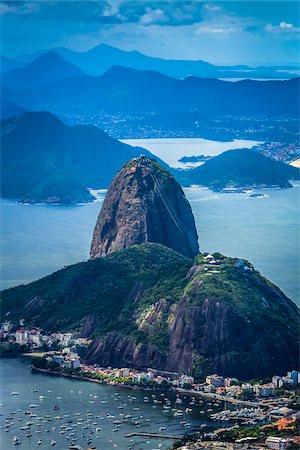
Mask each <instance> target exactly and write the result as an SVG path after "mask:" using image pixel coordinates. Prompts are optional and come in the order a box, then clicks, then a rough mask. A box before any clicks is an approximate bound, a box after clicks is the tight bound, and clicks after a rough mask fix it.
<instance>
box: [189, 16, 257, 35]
mask: <svg viewBox="0 0 300 450" xmlns="http://www.w3.org/2000/svg"><path fill="white" fill-rule="evenodd" d="M252 22H253V21H252V19H250V18H241V17H238V16H235V15H233V14H223V13H222V14H217V15H216V14H214V15H212V16H210V17H209V18H206V19H205V20H204V21H203V22H202V23H200V24H199V25H198V27H197V29H196V31H195V33H196V34H197V35H202V34H203V35H205V34H211V35H214V34H215V35H221V34H232V33H242V32H247V31H248V29H249V27H250V26H252V27H253V24H252Z"/></svg>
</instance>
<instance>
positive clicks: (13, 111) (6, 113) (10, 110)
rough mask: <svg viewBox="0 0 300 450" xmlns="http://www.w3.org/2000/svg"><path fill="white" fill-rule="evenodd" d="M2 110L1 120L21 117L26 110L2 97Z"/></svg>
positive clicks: (0, 99) (0, 100) (0, 113)
mask: <svg viewBox="0 0 300 450" xmlns="http://www.w3.org/2000/svg"><path fill="white" fill-rule="evenodd" d="M0 102H1V110H0V118H1V120H2V119H7V118H9V117H14V116H20V115H22V114H23V113H24V112H25V109H24V108H22V106H20V105H17V104H16V103H14V102H11V101H10V100H7V99H6V98H3V97H1V98H0Z"/></svg>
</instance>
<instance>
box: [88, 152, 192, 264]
mask: <svg viewBox="0 0 300 450" xmlns="http://www.w3.org/2000/svg"><path fill="white" fill-rule="evenodd" d="M143 242H157V243H159V244H162V245H165V246H166V247H170V248H172V249H174V250H176V251H177V252H179V253H181V254H183V255H185V256H188V257H193V256H195V255H196V254H197V253H198V252H199V245H198V235H197V231H196V227H195V221H194V217H193V213H192V210H191V207H190V204H189V202H188V201H187V199H186V197H185V195H184V192H183V190H182V189H181V187H180V186H179V184H178V183H177V181H176V180H175V179H174V177H173V176H172V175H171V174H170V172H168V171H167V170H166V169H164V168H163V167H162V166H160V165H159V164H158V163H157V162H156V161H155V160H153V159H150V158H147V157H145V156H143V155H141V156H140V157H139V158H134V159H132V160H130V161H129V162H128V163H127V164H125V165H124V166H123V168H122V169H121V170H120V171H119V172H118V173H117V175H116V176H115V177H114V179H113V181H112V183H111V185H110V187H109V189H108V192H107V195H106V198H105V200H104V202H103V205H102V209H101V211H100V214H99V217H98V220H97V223H96V226H95V229H94V234H93V240H92V244H91V250H90V256H91V258H96V257H98V256H105V255H107V254H108V253H111V252H114V251H117V250H121V249H123V248H127V247H130V246H132V245H135V244H141V243H143Z"/></svg>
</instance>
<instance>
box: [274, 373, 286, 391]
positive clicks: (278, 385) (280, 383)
mask: <svg viewBox="0 0 300 450" xmlns="http://www.w3.org/2000/svg"><path fill="white" fill-rule="evenodd" d="M272 383H273V384H274V387H275V389H280V388H282V386H283V381H282V378H281V377H279V376H278V375H274V377H273V378H272Z"/></svg>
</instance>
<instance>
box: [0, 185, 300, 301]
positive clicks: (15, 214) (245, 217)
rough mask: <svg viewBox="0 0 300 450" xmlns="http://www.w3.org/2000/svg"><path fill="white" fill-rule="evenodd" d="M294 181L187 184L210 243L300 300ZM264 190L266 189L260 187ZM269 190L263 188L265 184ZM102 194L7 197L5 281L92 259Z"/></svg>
mask: <svg viewBox="0 0 300 450" xmlns="http://www.w3.org/2000/svg"><path fill="white" fill-rule="evenodd" d="M295 185H296V186H297V187H295V188H293V189H282V190H273V189H265V190H263V194H264V197H262V198H251V197H250V194H221V193H220V194H218V193H214V192H212V191H210V190H209V189H203V188H190V189H186V190H185V193H186V196H187V198H188V199H189V201H190V203H191V206H192V209H193V213H194V216H195V221H196V226H197V230H198V234H199V243H200V248H201V250H202V251H209V252H213V251H220V252H222V253H224V254H225V255H228V256H236V257H240V258H245V259H248V260H250V261H251V262H252V263H253V264H254V266H255V267H256V269H258V270H259V271H261V273H262V274H263V275H265V276H266V277H268V278H269V279H270V280H272V281H273V282H274V283H276V284H277V285H278V286H279V287H280V288H281V289H282V290H283V291H284V292H285V294H286V295H288V296H289V297H290V298H292V299H293V300H294V301H296V302H298V304H299V303H300V302H299V268H300V263H299V255H300V236H299V226H300V215H299V203H300V200H299V195H300V184H299V183H298V184H295ZM257 192H259V191H257ZM260 192H262V191H260ZM103 198H104V194H102V195H101V200H100V201H98V202H94V203H89V204H85V205H80V206H75V207H74V206H72V207H71V206H70V207H66V206H47V205H23V204H17V203H15V202H13V201H8V200H4V199H1V200H0V207H1V213H2V214H1V216H2V226H1V234H2V246H1V253H2V264H1V283H2V288H3V289H4V288H7V287H9V286H15V285H17V284H20V283H28V282H29V281H32V280H35V279H38V278H40V277H42V276H45V275H48V274H50V273H52V272H53V271H55V270H58V269H60V268H61V267H62V266H65V265H68V264H74V263H76V262H79V261H82V260H86V259H88V257H89V247H90V243H91V239H92V233H93V229H94V226H95V223H96V220H97V216H98V213H99V211H100V207H101V203H102V201H103Z"/></svg>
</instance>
